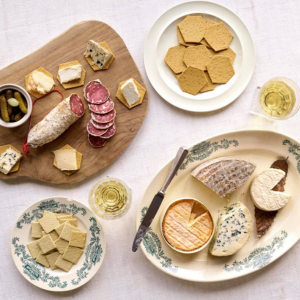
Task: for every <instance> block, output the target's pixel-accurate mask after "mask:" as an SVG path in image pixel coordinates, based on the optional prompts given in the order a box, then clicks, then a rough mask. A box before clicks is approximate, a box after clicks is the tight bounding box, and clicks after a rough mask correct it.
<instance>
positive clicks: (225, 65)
mask: <svg viewBox="0 0 300 300" xmlns="http://www.w3.org/2000/svg"><path fill="white" fill-rule="evenodd" d="M207 71H208V74H209V77H210V78H211V81H212V82H213V83H227V82H228V81H229V80H230V78H231V77H232V76H233V75H234V74H235V72H234V69H233V66H232V64H231V62H230V59H229V58H228V57H225V56H221V55H220V56H219V55H216V56H214V57H213V58H212V60H211V61H210V62H209V63H208V65H207Z"/></svg>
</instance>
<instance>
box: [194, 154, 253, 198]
mask: <svg viewBox="0 0 300 300" xmlns="http://www.w3.org/2000/svg"><path fill="white" fill-rule="evenodd" d="M255 168H256V166H255V165H254V164H253V163H251V162H249V161H247V160H243V159H239V158H235V157H221V158H216V159H211V160H208V161H206V162H204V163H202V164H200V165H199V166H198V167H197V168H196V169H195V170H194V171H193V172H192V175H193V176H194V177H195V178H197V179H198V180H199V181H201V182H202V183H203V184H204V185H206V186H207V187H208V188H210V189H211V190H213V191H214V192H215V193H216V194H218V195H219V196H221V197H226V196H227V195H229V194H231V193H232V192H234V191H235V190H237V189H238V188H239V187H241V186H242V185H243V184H244V183H245V182H246V181H247V180H248V178H249V177H250V176H251V174H252V173H253V171H254V170H255Z"/></svg>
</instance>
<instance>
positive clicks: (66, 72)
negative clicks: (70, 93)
mask: <svg viewBox="0 0 300 300" xmlns="http://www.w3.org/2000/svg"><path fill="white" fill-rule="evenodd" d="M81 74H82V66H81V65H73V66H69V67H65V68H62V69H60V70H59V71H58V76H59V79H60V83H66V82H70V81H73V80H76V79H80V78H81Z"/></svg>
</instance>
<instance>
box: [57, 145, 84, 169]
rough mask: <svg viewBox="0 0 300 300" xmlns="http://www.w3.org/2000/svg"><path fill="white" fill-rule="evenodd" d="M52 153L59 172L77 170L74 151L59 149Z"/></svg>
mask: <svg viewBox="0 0 300 300" xmlns="http://www.w3.org/2000/svg"><path fill="white" fill-rule="evenodd" d="M53 153H54V155H55V159H56V164H57V167H58V169H60V170H61V171H75V170H78V165H77V159H76V150H75V149H61V150H56V151H53Z"/></svg>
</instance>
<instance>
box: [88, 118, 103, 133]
mask: <svg viewBox="0 0 300 300" xmlns="http://www.w3.org/2000/svg"><path fill="white" fill-rule="evenodd" d="M107 130H108V129H98V128H96V127H95V126H94V125H93V123H92V121H89V122H88V124H87V132H88V133H89V134H90V135H93V136H101V135H103V134H104V133H105V132H106V131H107Z"/></svg>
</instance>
